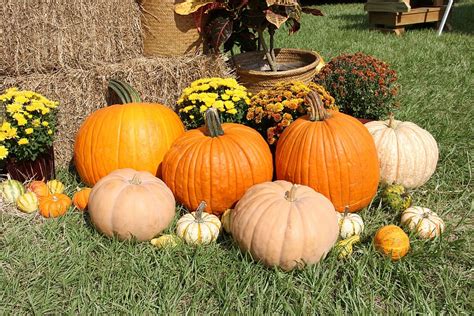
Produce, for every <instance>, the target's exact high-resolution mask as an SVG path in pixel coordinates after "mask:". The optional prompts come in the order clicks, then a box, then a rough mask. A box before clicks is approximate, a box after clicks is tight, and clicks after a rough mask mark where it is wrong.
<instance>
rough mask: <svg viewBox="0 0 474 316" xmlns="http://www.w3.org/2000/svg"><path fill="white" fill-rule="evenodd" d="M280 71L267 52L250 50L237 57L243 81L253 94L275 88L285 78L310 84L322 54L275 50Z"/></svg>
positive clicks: (237, 70)
mask: <svg viewBox="0 0 474 316" xmlns="http://www.w3.org/2000/svg"><path fill="white" fill-rule="evenodd" d="M275 57H276V62H277V64H278V66H279V70H278V71H276V72H274V71H271V70H270V69H269V66H268V63H267V62H266V60H265V53H264V52H262V51H258V52H247V53H242V54H239V55H236V56H234V57H233V63H234V65H235V68H236V73H237V76H238V77H239V79H238V80H239V82H240V83H241V84H242V85H243V86H245V87H246V88H247V89H248V90H249V91H250V92H251V93H253V94H255V93H257V92H259V91H260V90H263V89H269V88H271V87H272V86H273V85H274V84H275V83H277V82H281V81H294V80H298V81H303V82H304V83H309V82H310V81H311V80H312V79H313V77H314V76H315V75H316V73H317V66H318V64H319V62H320V57H319V55H318V54H317V53H316V52H312V51H307V50H299V49H290V48H281V49H275Z"/></svg>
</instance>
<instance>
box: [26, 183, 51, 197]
mask: <svg viewBox="0 0 474 316" xmlns="http://www.w3.org/2000/svg"><path fill="white" fill-rule="evenodd" d="M27 189H28V191H30V192H33V193H34V194H36V196H37V197H38V198H39V199H40V198H42V197H45V196H48V195H49V189H48V186H47V185H46V183H44V182H43V181H32V182H30V184H28V186H27Z"/></svg>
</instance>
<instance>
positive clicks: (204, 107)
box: [199, 105, 207, 113]
mask: <svg viewBox="0 0 474 316" xmlns="http://www.w3.org/2000/svg"><path fill="white" fill-rule="evenodd" d="M206 111H207V106H205V105H201V107H200V108H199V112H201V113H204V112H206Z"/></svg>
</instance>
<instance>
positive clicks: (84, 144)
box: [74, 103, 184, 186]
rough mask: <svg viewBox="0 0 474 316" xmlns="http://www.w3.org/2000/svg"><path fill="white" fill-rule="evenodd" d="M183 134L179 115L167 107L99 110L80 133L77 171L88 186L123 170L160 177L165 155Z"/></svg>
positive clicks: (137, 105)
mask: <svg viewBox="0 0 474 316" xmlns="http://www.w3.org/2000/svg"><path fill="white" fill-rule="evenodd" d="M183 133H184V126H183V124H182V123H181V121H180V119H179V117H178V115H176V113H174V112H173V111H172V110H171V109H169V108H167V107H165V106H164V105H160V104H151V103H128V104H120V105H112V106H109V107H106V108H103V109H100V110H98V111H96V112H94V113H92V114H91V115H90V116H89V117H88V118H87V119H86V121H85V122H84V123H83V124H82V127H81V128H80V130H79V132H78V134H77V137H76V144H75V148H74V160H75V164H76V169H77V171H78V173H79V175H80V176H81V179H82V180H83V181H84V182H85V183H87V184H88V185H89V186H93V185H94V184H95V183H97V181H99V179H101V178H102V177H104V176H106V175H107V174H109V173H110V172H111V171H113V170H116V169H121V168H133V169H135V170H140V171H148V172H150V173H152V174H154V175H158V176H159V174H160V166H161V162H162V160H163V157H164V155H165V153H166V152H167V151H168V149H169V148H170V146H171V144H172V143H173V141H174V140H175V139H176V138H178V137H179V136H180V135H181V134H183Z"/></svg>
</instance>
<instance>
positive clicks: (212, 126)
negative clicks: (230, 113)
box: [205, 107, 224, 137]
mask: <svg viewBox="0 0 474 316" xmlns="http://www.w3.org/2000/svg"><path fill="white" fill-rule="evenodd" d="M205 120H206V130H207V134H208V135H209V136H211V137H218V136H222V135H224V130H222V125H221V119H220V117H219V112H218V111H217V109H216V108H214V107H211V108H209V109H208V110H207V111H206V116H205Z"/></svg>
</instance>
